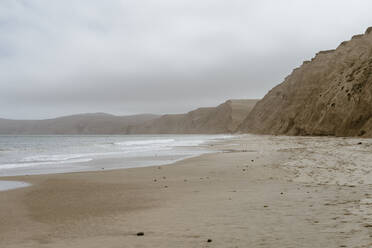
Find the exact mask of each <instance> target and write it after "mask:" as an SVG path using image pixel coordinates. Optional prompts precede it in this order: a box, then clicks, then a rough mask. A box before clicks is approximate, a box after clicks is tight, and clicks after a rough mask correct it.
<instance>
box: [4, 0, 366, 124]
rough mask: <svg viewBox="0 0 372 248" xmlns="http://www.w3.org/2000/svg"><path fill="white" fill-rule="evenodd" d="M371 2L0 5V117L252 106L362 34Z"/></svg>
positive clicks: (69, 0)
mask: <svg viewBox="0 0 372 248" xmlns="http://www.w3.org/2000/svg"><path fill="white" fill-rule="evenodd" d="M371 9H372V3H371V2H370V1H364V0H356V1H352V2H351V1H346V0H338V1H336V0H333V1H331V0H329V1H320V0H315V1H298V0H296V1H295V0H282V1H274V0H272V1H269V0H266V1H258V0H256V1H238V0H232V1H221V0H220V1H219V0H213V1H212V0H204V1H196V0H180V1H172V0H156V1H155V0H154V1H152V0H138V1H129V0H122V1H116V0H115V1H114V0H112V1H110V0H108V1H98V0H94V1H93V0H89V1H88V0H87V1H73V0H65V1H48V0H24V1H21V0H19V1H15V0H4V1H1V2H0V116H1V117H7V118H17V119H19V118H46V117H53V116H58V115H64V114H73V113H78V112H96V111H104V112H110V113H115V114H134V113H144V112H153V113H176V112H184V111H187V110H190V109H192V108H195V107H199V106H209V105H216V104H218V103H220V102H222V101H224V100H226V99H229V98H261V97H263V96H264V94H265V93H266V92H267V91H268V90H269V89H270V88H272V87H273V86H274V85H276V84H278V83H280V82H281V81H282V80H283V78H284V77H285V76H286V75H288V74H289V73H290V72H291V71H292V69H293V68H294V67H297V66H299V65H300V64H301V63H302V61H303V60H307V59H310V58H311V57H313V55H314V54H315V53H316V52H317V51H318V50H326V49H331V48H335V47H337V46H338V44H339V43H340V42H341V41H343V40H347V39H350V37H351V36H352V35H354V34H357V33H361V32H364V30H365V29H366V27H368V26H370V25H372V16H371V15H370V13H369V12H370V10H371Z"/></svg>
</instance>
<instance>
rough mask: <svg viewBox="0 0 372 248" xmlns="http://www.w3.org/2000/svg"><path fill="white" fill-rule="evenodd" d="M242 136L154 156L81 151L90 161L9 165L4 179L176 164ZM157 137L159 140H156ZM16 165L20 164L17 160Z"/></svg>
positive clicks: (175, 148)
mask: <svg viewBox="0 0 372 248" xmlns="http://www.w3.org/2000/svg"><path fill="white" fill-rule="evenodd" d="M136 136H138V135H136ZM144 136H147V135H144ZM182 136H184V135H182ZM219 136H221V137H219ZM239 136H240V135H227V134H226V135H212V136H210V137H208V138H205V140H203V141H202V142H201V143H199V144H195V145H185V146H182V145H178V146H170V152H169V154H160V155H158V154H157V153H156V152H160V153H161V152H162V150H158V151H157V150H156V149H155V153H154V154H153V155H149V154H144V155H139V154H138V155H137V156H133V155H132V156H125V154H126V153H125V151H121V152H118V151H116V152H108V153H107V154H105V153H102V154H101V156H98V157H94V156H93V155H91V154H92V153H82V154H81V155H82V156H80V155H79V157H82V160H86V161H77V162H74V161H71V162H69V161H63V160H62V161H56V162H52V161H50V162H46V163H43V164H41V163H40V162H35V163H37V165H30V166H21V167H19V168H18V166H16V167H14V168H10V169H8V168H6V169H5V171H4V172H3V171H1V170H0V180H1V178H5V177H14V176H25V175H29V176H30V175H47V174H63V173H72V172H91V171H101V170H116V169H127V168H140V167H147V166H158V165H166V164H172V163H176V162H178V161H181V160H184V159H188V158H192V157H195V156H200V155H202V154H206V153H210V152H215V149H213V148H212V147H213V146H214V145H216V144H220V143H223V142H225V141H226V140H230V139H235V138H237V137H239ZM22 137H23V136H22ZM52 137H54V136H52ZM63 137H65V136H63ZM150 138H152V135H151V136H150V137H149V139H150ZM162 138H163V139H164V138H168V137H167V136H165V137H161V136H159V137H157V139H162ZM157 139H155V141H156V140H157ZM135 142H136V141H135ZM124 143H125V142H124ZM110 153H115V155H112V154H111V155H110ZM93 154H94V153H93ZM89 155H91V157H89ZM119 155H120V156H119ZM44 156H45V155H44ZM47 156H54V155H47ZM66 156H67V154H66ZM31 157H32V156H31ZM39 163H40V164H39ZM14 165H16V163H15V164H14ZM102 165H105V166H102ZM44 167H45V168H44ZM7 169H8V170H7Z"/></svg>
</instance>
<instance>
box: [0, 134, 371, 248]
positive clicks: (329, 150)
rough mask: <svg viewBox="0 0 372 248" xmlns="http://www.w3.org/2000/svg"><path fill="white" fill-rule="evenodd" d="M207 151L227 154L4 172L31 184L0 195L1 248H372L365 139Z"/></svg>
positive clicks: (273, 140) (242, 141) (251, 141)
mask: <svg viewBox="0 0 372 248" xmlns="http://www.w3.org/2000/svg"><path fill="white" fill-rule="evenodd" d="M359 142H362V144H358V143H359ZM211 149H214V150H216V151H220V150H223V152H216V153H213V154H205V155H202V156H199V157H195V158H191V159H187V160H183V161H180V162H177V163H175V164H172V165H165V166H164V165H163V166H153V167H144V168H134V169H122V170H112V171H98V172H78V173H67V174H52V175H33V176H18V177H7V178H1V180H13V181H14V180H18V181H24V182H28V183H31V184H32V186H30V187H27V188H19V189H14V190H10V191H2V192H0V247H57V248H58V247H97V248H98V247H100V248H101V247H118V248H119V247H221V248H222V247H223V248H226V247H371V245H372V177H371V176H370V175H369V174H370V171H371V170H372V164H370V163H371V162H370V161H372V152H371V151H372V141H371V140H362V139H361V140H359V139H342V138H311V137H310V138H304V137H273V136H252V135H247V136H243V137H241V138H239V139H236V140H232V141H228V142H225V143H221V144H216V145H213V146H211ZM139 232H143V234H144V235H143V236H137V233H139ZM208 240H209V241H210V242H208Z"/></svg>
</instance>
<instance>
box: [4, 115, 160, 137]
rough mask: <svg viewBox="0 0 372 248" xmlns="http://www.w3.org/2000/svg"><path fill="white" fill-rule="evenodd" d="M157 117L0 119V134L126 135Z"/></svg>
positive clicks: (86, 116) (94, 116)
mask: <svg viewBox="0 0 372 248" xmlns="http://www.w3.org/2000/svg"><path fill="white" fill-rule="evenodd" d="M156 117H157V116H156V115H149V114H144V115H133V116H114V115H109V114H104V113H96V114H80V115H71V116H65V117H59V118H55V119H47V120H7V119H0V134H45V135H47V134H126V132H127V128H128V126H130V125H137V124H140V123H143V122H145V121H148V120H152V119H154V118H156Z"/></svg>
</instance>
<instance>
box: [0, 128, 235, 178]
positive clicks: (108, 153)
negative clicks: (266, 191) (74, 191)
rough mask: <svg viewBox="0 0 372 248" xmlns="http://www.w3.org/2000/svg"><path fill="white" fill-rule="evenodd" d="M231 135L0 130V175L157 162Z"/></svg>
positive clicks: (184, 155)
mask: <svg viewBox="0 0 372 248" xmlns="http://www.w3.org/2000/svg"><path fill="white" fill-rule="evenodd" d="M231 137H233V136H231V135H107V136H105V135H99V136H93V135H84V136H79V135H74V136H67V135H40V136H39V135H25V136H23V135H17V136H12V135H0V176H14V175H30V174H48V173H63V172H74V171H95V170H108V169H119V168H133V167H141V166H151V165H161V164H167V163H172V162H175V161H177V160H180V159H184V158H187V157H192V156H196V155H199V154H203V153H207V152H210V150H209V149H207V148H208V144H209V143H210V142H213V141H217V140H223V139H228V138H231Z"/></svg>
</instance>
